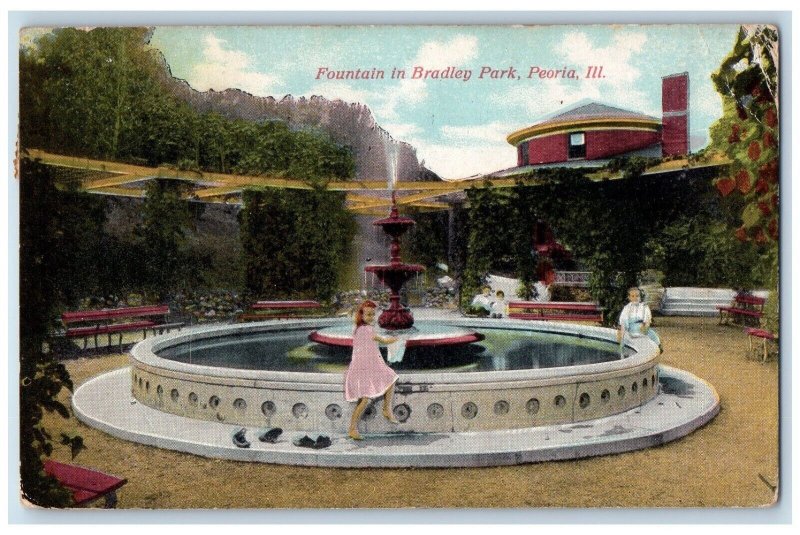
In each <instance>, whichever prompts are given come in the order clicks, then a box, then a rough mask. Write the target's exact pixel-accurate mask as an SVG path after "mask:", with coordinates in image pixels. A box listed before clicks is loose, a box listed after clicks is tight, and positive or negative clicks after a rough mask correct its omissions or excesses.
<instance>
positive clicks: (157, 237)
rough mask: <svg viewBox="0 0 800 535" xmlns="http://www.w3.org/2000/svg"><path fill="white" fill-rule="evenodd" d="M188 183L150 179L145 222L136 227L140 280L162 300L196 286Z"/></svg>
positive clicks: (196, 270) (143, 207) (195, 263)
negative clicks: (190, 232)
mask: <svg viewBox="0 0 800 535" xmlns="http://www.w3.org/2000/svg"><path fill="white" fill-rule="evenodd" d="M186 187H187V186H186V185H185V184H183V183H181V182H179V181H174V180H150V181H149V182H148V183H147V191H146V197H145V200H144V203H143V206H142V222H141V224H139V225H137V227H136V228H135V230H134V234H135V236H136V238H137V239H136V243H135V247H136V249H137V250H138V251H139V266H140V268H141V272H140V273H141V276H142V280H141V283H142V285H143V286H144V288H145V289H146V290H147V292H148V293H150V294H151V296H152V297H154V298H156V299H157V300H159V301H163V300H165V299H167V298H168V297H169V295H170V294H171V293H173V292H175V291H177V290H180V289H187V288H191V287H193V286H194V285H196V279H197V278H198V273H197V272H198V267H199V266H198V264H199V263H200V262H201V261H200V259H199V258H196V257H193V255H192V251H191V249H190V244H189V242H188V239H187V236H188V234H189V230H190V228H191V226H192V221H193V218H192V214H191V211H190V210H189V202H188V201H186V200H185V199H184V198H183V197H184V193H185V189H186Z"/></svg>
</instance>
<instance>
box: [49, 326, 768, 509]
mask: <svg viewBox="0 0 800 535" xmlns="http://www.w3.org/2000/svg"><path fill="white" fill-rule="evenodd" d="M655 327H656V328H657V329H658V331H659V334H660V335H661V338H662V340H663V341H664V346H665V353H664V354H663V355H662V357H661V362H663V363H664V364H667V365H670V366H675V367H678V368H681V369H684V370H688V371H690V372H692V373H694V374H696V375H698V376H700V377H702V378H703V379H705V380H707V381H708V382H710V383H711V384H712V385H714V387H716V389H717V392H718V393H719V395H720V398H721V401H722V410H721V411H720V414H719V415H718V416H717V417H716V418H715V419H714V420H712V421H711V422H710V423H709V424H707V425H706V426H704V427H703V428H701V429H699V430H697V431H695V432H694V433H692V434H690V435H688V436H686V437H684V438H682V439H680V440H677V441H674V442H671V443H669V444H665V445H663V446H658V447H654V448H649V449H646V450H641V451H636V452H631V453H624V454H619V455H610V456H605V457H597V458H589V459H581V460H576V461H560V462H547V463H538V464H527V465H520V466H510V467H496V468H460V469H334V468H308V467H291V466H279V465H267V464H258V463H244V462H235V461H225V460H216V459H207V458H203V457H197V456H194V455H190V454H184V453H177V452H173V451H167V450H161V449H157V448H153V447H149V446H143V445H139V444H134V443H131V442H126V441H123V440H119V439H116V438H113V437H111V436H109V435H106V434H104V433H102V432H100V431H98V430H96V429H93V428H90V427H88V426H86V425H83V424H81V423H80V422H78V421H77V420H76V419H75V418H74V417H73V418H70V419H68V420H65V419H63V418H60V417H58V416H55V415H48V416H47V418H46V422H45V423H46V427H47V428H48V429H49V430H50V431H51V433H52V434H53V436H58V435H59V433H60V432H62V431H63V432H71V433H78V434H80V435H82V436H83V437H84V441H85V444H86V445H87V448H88V449H86V450H84V451H83V452H82V453H80V455H79V456H78V457H77V458H76V459H75V461H72V460H71V459H70V453H69V451H68V449H67V447H66V446H56V449H55V452H54V454H53V457H54V458H56V459H58V460H61V461H64V462H75V463H77V464H81V465H85V466H90V467H94V468H97V469H100V470H103V471H106V472H109V473H112V474H116V475H119V476H122V477H126V478H128V481H129V483H128V484H127V485H126V486H125V487H123V488H122V489H121V490H120V491H119V493H118V495H119V505H118V507H120V508H276V507H277V508H328V507H335V508H350V507H369V508H375V507H378V508H380V507H425V508H428V507H454V508H455V507H459V508H460V507H620V506H621V507H726V506H742V507H759V506H766V505H770V504H772V503H773V502H774V500H775V499H776V494H775V493H774V492H773V491H772V490H771V489H770V487H769V486H768V484H767V483H769V484H771V485H773V486H774V485H777V484H778V424H779V415H778V364H777V362H775V361H774V360H773V361H771V362H767V363H766V364H762V363H760V362H757V361H756V360H751V359H748V358H747V352H748V350H747V347H748V346H747V337H746V336H745V335H744V334H743V333H742V330H741V329H739V328H735V327H727V326H718V325H717V322H716V319H714V318H656V325H655ZM66 364H67V368H68V369H69V372H70V374H71V375H72V378H73V380H74V382H75V384H76V385H79V384H81V383H82V382H84V381H86V380H87V379H89V378H91V377H93V376H95V375H98V374H100V373H103V372H105V371H109V370H113V369H116V368H120V367H123V366H127V365H128V359H127V356H126V355H120V354H113V355H106V356H91V357H84V358H77V359H72V360H69V361H67V362H66ZM109 395H112V393H109ZM64 399H68V394H67V393H65V394H64ZM762 478H763V479H764V480H766V482H767V483H765V482H764V481H763V480H762Z"/></svg>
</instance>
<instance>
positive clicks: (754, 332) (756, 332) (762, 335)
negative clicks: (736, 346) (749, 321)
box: [744, 327, 778, 362]
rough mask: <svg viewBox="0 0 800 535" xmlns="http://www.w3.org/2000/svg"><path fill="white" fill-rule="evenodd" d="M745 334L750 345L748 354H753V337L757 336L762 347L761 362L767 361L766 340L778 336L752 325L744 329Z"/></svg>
mask: <svg viewBox="0 0 800 535" xmlns="http://www.w3.org/2000/svg"><path fill="white" fill-rule="evenodd" d="M744 332H745V334H747V343H748V345H749V346H750V354H751V355H752V354H753V338H758V339H759V340H761V345H762V349H763V353H762V355H763V357H762V360H761V361H762V362H766V361H767V357H768V356H769V351H768V350H767V341H768V340H773V341H774V340H777V339H778V337H777V336H775V335H774V334H772V333H771V332H769V331H767V330H764V329H754V328H752V327H748V328H746V329H745V330H744Z"/></svg>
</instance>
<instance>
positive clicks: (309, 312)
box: [237, 301, 322, 321]
mask: <svg viewBox="0 0 800 535" xmlns="http://www.w3.org/2000/svg"><path fill="white" fill-rule="evenodd" d="M315 311H316V312H317V313H315ZM321 311H322V305H321V304H320V303H318V302H317V301H256V302H255V303H253V304H252V305H250V308H249V310H248V311H247V312H245V313H243V314H239V315H238V316H237V319H238V321H265V320H274V319H292V318H312V317H319V316H321V315H322V314H321Z"/></svg>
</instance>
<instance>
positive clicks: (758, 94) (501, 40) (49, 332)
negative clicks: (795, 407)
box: [17, 21, 782, 509]
mask: <svg viewBox="0 0 800 535" xmlns="http://www.w3.org/2000/svg"><path fill="white" fill-rule="evenodd" d="M745 22H746V21H745ZM780 38H781V34H780V30H779V28H778V27H776V26H771V25H757V24H747V23H742V24H673V25H658V24H638V25H590V24H583V25H581V24H575V25H518V26H509V25H506V26H488V25H486V26H482V25H418V26H415V25H401V26H396V25H383V26H382V25H373V26H366V25H363V26H358V25H350V26H333V25H331V26H325V25H323V26H310V25H309V26H221V25H220V26H213V25H211V26H156V27H146V28H145V27H92V28H86V27H81V28H79V27H29V28H24V29H23V30H22V31H21V34H20V49H19V82H20V83H19V88H20V93H19V110H20V114H19V140H18V154H17V170H18V179H19V187H20V199H19V202H20V205H19V206H20V209H19V214H20V221H19V224H20V271H19V272H20V280H19V285H20V333H19V336H20V355H19V364H20V378H19V379H20V382H19V385H20V386H19V389H20V429H19V433H20V445H21V450H20V455H21V457H20V478H21V482H20V485H21V486H20V492H21V499H22V500H23V502H24V503H25V504H26V506H30V507H54V508H78V507H109V508H111V507H116V508H118V509H274V508H292V509H304V508H389V509H406V508H550V507H559V508H563V507H568V508H587V507H591V508H594V507H628V508H639V507H647V508H652V507H669V508H672V507H687V508H690V507H691V508H698V507H714V508H721V507H723V508H725V507H763V506H771V505H774V504H775V503H776V502H777V501H778V500H779V499H780V496H781V494H780V488H781V481H780V479H779V474H780V468H781V467H780V464H779V421H780V413H779V395H780V392H779V369H780V365H781V360H782V358H781V357H782V355H781V353H780V351H779V344H778V341H779V334H780V329H779V314H778V311H779V309H780V308H779V277H778V253H779V243H780V235H779V233H780V229H781V226H780V217H779V214H780V207H781V203H780V197H779V193H780V188H779V186H780V182H781V175H782V169H781V168H780V167H779V165H778V163H779V157H780V118H781V117H782V115H781V95H780V94H779V87H780V84H779V77H780V74H779V73H780V72H781V69H780V64H781V62H780V47H779V43H780Z"/></svg>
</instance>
